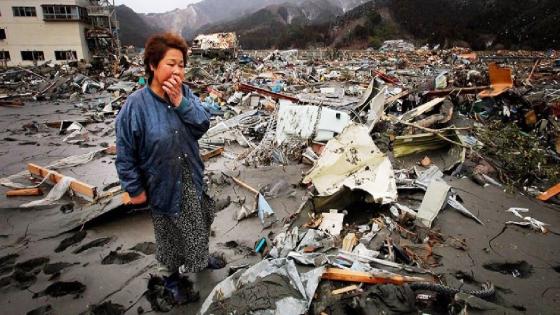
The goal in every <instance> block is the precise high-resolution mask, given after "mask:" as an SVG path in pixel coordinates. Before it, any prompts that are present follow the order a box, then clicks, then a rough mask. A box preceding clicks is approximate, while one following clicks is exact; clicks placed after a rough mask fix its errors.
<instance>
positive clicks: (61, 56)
mask: <svg viewBox="0 0 560 315" xmlns="http://www.w3.org/2000/svg"><path fill="white" fill-rule="evenodd" d="M54 57H55V58H56V60H78V55H77V54H76V51H75V50H55V51H54Z"/></svg>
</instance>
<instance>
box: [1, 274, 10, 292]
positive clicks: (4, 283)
mask: <svg viewBox="0 0 560 315" xmlns="http://www.w3.org/2000/svg"><path fill="white" fill-rule="evenodd" d="M11 283H12V277H11V276H7V277H4V278H1V279H0V289H3V288H5V287H7V286H9V285H10V284H11Z"/></svg>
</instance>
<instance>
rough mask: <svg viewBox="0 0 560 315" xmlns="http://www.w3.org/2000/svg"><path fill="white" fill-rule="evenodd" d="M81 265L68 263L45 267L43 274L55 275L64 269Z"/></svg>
mask: <svg viewBox="0 0 560 315" xmlns="http://www.w3.org/2000/svg"><path fill="white" fill-rule="evenodd" d="M79 264H80V263H67V262H58V263H52V264H48V265H45V267H43V273H44V274H46V275H54V274H55V273H58V272H60V271H61V270H62V269H66V268H68V267H70V266H74V265H79Z"/></svg>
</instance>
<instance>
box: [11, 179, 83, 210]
mask: <svg viewBox="0 0 560 315" xmlns="http://www.w3.org/2000/svg"><path fill="white" fill-rule="evenodd" d="M45 177H46V178H49V177H50V173H49V174H48V175H47V176H45ZM73 180H74V178H72V177H68V176H63V177H62V178H61V179H60V181H59V182H58V183H56V185H54V186H53V188H52V189H51V191H50V192H49V194H48V195H47V196H46V197H45V198H43V199H41V200H35V201H31V202H28V203H24V204H22V205H21V206H20V207H21V208H32V207H40V206H48V205H52V204H53V203H55V202H56V201H58V200H60V198H62V197H63V196H64V194H65V193H66V192H67V191H68V188H70V184H72V181H73Z"/></svg>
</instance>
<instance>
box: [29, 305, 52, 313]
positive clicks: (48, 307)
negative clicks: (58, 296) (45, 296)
mask: <svg viewBox="0 0 560 315" xmlns="http://www.w3.org/2000/svg"><path fill="white" fill-rule="evenodd" d="M51 314H54V313H53V309H52V306H51V305H50V304H48V305H43V306H39V307H38V308H36V309H34V310H31V311H29V312H27V315H51Z"/></svg>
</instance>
